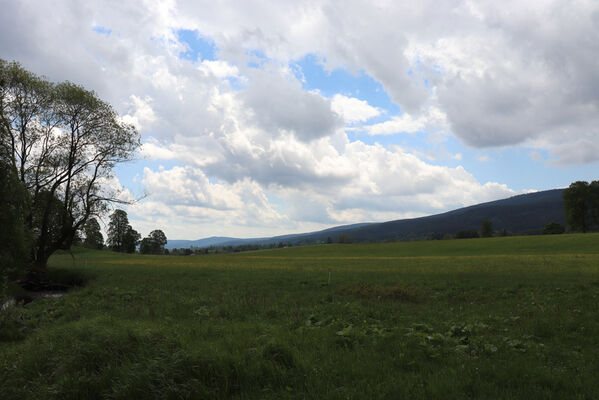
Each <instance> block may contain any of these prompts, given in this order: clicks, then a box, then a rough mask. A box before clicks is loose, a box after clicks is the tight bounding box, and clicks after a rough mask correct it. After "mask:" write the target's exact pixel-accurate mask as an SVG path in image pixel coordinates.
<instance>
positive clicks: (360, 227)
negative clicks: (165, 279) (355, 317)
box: [168, 189, 566, 248]
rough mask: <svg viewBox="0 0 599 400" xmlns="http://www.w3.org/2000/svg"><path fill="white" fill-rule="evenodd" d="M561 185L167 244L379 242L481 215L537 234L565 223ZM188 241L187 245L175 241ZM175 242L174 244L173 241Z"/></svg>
mask: <svg viewBox="0 0 599 400" xmlns="http://www.w3.org/2000/svg"><path fill="white" fill-rule="evenodd" d="M562 192H563V189H554V190H546V191H542V192H535V193H529V194H523V195H518V196H513V197H510V198H508V199H503V200H496V201H491V202H488V203H482V204H477V205H474V206H470V207H465V208H460V209H458V210H454V211H449V212H446V213H443V214H437V215H431V216H428V217H420V218H412V219H401V220H396V221H389V222H382V223H364V224H354V225H345V226H338V227H334V228H329V229H325V230H322V231H318V232H310V233H303V234H295V235H283V236H274V237H270V238H255V239H234V238H208V239H201V240H196V241H183V240H178V241H177V240H173V241H169V243H168V247H169V248H173V247H190V246H194V247H209V246H237V245H242V244H272V243H279V242H283V243H291V244H293V245H298V244H313V243H320V242H326V241H327V239H328V238H329V237H330V238H331V239H333V240H334V241H337V239H338V237H339V236H340V235H347V236H350V237H351V238H352V239H353V240H354V241H355V242H383V241H405V240H419V239H426V238H428V237H430V236H431V235H433V234H438V235H444V234H446V233H449V234H454V233H456V232H457V231H459V230H465V229H467V230H475V231H480V227H481V222H482V221H483V220H485V219H488V220H490V221H491V222H492V223H493V229H494V230H495V231H503V230H505V231H507V232H508V233H509V234H516V235H526V234H539V233H541V232H542V230H543V227H544V226H545V225H546V224H548V223H550V222H559V223H560V224H563V225H566V221H565V218H566V215H565V212H564V210H563V200H562ZM183 242H189V243H193V244H190V245H179V244H178V243H183ZM175 243H177V245H175Z"/></svg>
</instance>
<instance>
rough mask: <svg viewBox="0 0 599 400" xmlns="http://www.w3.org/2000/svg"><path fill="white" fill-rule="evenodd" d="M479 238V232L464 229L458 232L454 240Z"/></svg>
mask: <svg viewBox="0 0 599 400" xmlns="http://www.w3.org/2000/svg"><path fill="white" fill-rule="evenodd" d="M477 237H479V236H478V232H477V231H473V230H470V229H462V230H460V231H457V232H456V233H455V235H454V238H456V239H474V238H477Z"/></svg>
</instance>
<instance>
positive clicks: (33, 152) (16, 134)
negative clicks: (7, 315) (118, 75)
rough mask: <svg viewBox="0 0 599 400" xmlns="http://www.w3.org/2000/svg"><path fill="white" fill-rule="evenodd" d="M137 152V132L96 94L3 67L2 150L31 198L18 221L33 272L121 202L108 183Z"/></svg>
mask: <svg viewBox="0 0 599 400" xmlns="http://www.w3.org/2000/svg"><path fill="white" fill-rule="evenodd" d="M138 146H139V134H138V132H137V131H136V130H135V128H134V127H133V126H131V125H128V124H125V123H123V122H121V121H120V120H119V117H118V115H117V113H116V112H115V111H114V110H113V108H112V107H111V106H110V105H109V104H108V103H106V102H104V101H102V100H101V99H99V98H98V96H97V95H96V94H95V93H94V92H91V91H88V90H86V89H84V88H83V87H81V86H79V85H76V84H73V83H70V82H63V83H58V84H54V83H51V82H48V81H46V80H45V79H43V78H42V77H39V76H37V75H35V74H33V73H31V72H29V71H26V70H25V69H23V68H22V67H21V66H20V65H19V64H18V63H15V62H6V61H3V60H0V148H1V149H2V150H1V151H2V153H3V154H4V155H5V159H6V161H7V164H8V167H9V168H10V169H11V170H12V172H13V173H14V174H15V175H16V176H17V179H18V180H19V181H20V182H21V184H22V185H23V187H24V188H25V190H26V191H27V193H28V196H29V198H30V202H29V203H28V204H29V205H28V207H27V210H25V211H24V216H23V217H24V219H25V225H26V229H27V230H29V231H30V232H31V233H32V238H33V239H32V246H31V252H30V253H31V254H30V258H31V271H32V272H43V271H44V270H45V268H46V263H47V260H48V258H49V257H50V255H51V254H52V253H53V252H54V251H56V250H59V249H68V248H69V247H70V246H71V244H72V242H73V239H74V238H75V237H76V232H77V231H78V230H80V229H82V227H83V225H84V224H85V223H86V221H87V220H88V219H89V218H90V217H91V216H93V215H98V214H101V213H103V212H105V211H106V210H107V207H108V204H109V203H110V202H120V201H121V200H119V193H118V191H116V190H112V189H109V188H108V185H105V183H106V182H107V180H109V179H110V178H112V176H113V175H112V169H113V167H114V166H115V164H116V163H119V162H123V161H127V160H130V159H131V158H132V156H133V155H134V152H135V150H136V149H137V148H138Z"/></svg>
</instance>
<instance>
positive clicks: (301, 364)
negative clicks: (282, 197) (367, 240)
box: [0, 234, 599, 399]
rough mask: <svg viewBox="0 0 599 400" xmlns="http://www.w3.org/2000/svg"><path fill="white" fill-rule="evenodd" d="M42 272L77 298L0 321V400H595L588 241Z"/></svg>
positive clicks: (186, 260)
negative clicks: (72, 285) (73, 285)
mask: <svg viewBox="0 0 599 400" xmlns="http://www.w3.org/2000/svg"><path fill="white" fill-rule="evenodd" d="M50 265H51V266H50V275H51V276H52V277H53V279H55V280H57V281H62V282H67V283H71V284H77V285H79V286H77V287H75V288H74V289H73V290H71V291H69V292H68V293H67V294H65V295H64V296H62V297H56V298H40V299H36V300H35V301H33V302H31V303H29V304H27V305H25V306H8V307H5V308H4V309H3V310H2V311H1V314H0V323H1V325H0V388H1V389H0V398H1V399H25V398H30V399H42V398H43V399H83V398H85V399H88V398H89V399H94V398H98V399H131V398H139V399H168V398H172V399H178V398H198V399H202V398H222V399H228V398H239V399H246V398H249V399H263V398H266V399H279V398H288V399H368V398H390V399H395V398H398V399H401V398H405V399H463V398H471V399H522V398H527V399H565V398H572V399H593V398H598V397H599V379H598V377H599V234H586V235H555V236H530V237H505V238H490V239H472V240H447V241H426V242H409V243H384V244H352V245H321V246H309V247H293V248H288V249H276V250H264V251H256V252H247V253H237V254H221V255H203V256H187V257H182V256H179V257H168V256H141V255H124V254H117V253H112V252H99V251H91V250H84V249H75V250H74V251H73V253H72V254H69V253H64V254H58V255H55V256H54V257H53V258H52V259H51V263H50ZM4 291H5V292H6V291H7V289H6V288H5V290H4Z"/></svg>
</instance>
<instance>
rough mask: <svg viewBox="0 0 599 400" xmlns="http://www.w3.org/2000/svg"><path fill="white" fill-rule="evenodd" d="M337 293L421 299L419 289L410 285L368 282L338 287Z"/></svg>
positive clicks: (408, 299)
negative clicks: (386, 284)
mask: <svg viewBox="0 0 599 400" xmlns="http://www.w3.org/2000/svg"><path fill="white" fill-rule="evenodd" d="M339 294H342V295H346V296H352V297H356V298H359V299H368V300H397V301H408V302H420V301H422V299H423V296H422V293H421V291H419V290H417V289H415V288H412V287H406V286H397V285H395V286H381V285H372V284H368V283H359V284H354V285H348V286H344V287H342V288H341V289H339Z"/></svg>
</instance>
